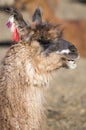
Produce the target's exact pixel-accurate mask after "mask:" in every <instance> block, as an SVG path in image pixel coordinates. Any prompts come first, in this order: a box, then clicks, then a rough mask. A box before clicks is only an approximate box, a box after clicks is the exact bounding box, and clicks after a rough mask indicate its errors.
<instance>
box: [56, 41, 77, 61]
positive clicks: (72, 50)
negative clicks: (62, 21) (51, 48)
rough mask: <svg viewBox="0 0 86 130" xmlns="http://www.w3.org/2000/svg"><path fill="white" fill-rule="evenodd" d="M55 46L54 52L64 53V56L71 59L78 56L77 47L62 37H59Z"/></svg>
mask: <svg viewBox="0 0 86 130" xmlns="http://www.w3.org/2000/svg"><path fill="white" fill-rule="evenodd" d="M57 46H58V47H57V52H56V53H58V54H64V55H65V56H67V57H69V58H71V59H76V58H78V56H79V54H78V51H77V48H76V47H75V45H73V44H72V43H70V42H68V41H66V40H64V39H59V41H58V44H57Z"/></svg>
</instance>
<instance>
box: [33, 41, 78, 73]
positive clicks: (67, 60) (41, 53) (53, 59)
mask: <svg viewBox="0 0 86 130" xmlns="http://www.w3.org/2000/svg"><path fill="white" fill-rule="evenodd" d="M33 43H34V44H33ZM31 44H32V45H31V46H32V48H36V51H35V54H34V57H35V59H37V60H36V61H37V62H36V64H37V65H38V64H39V65H38V66H40V67H41V66H42V68H44V70H46V69H47V70H48V71H52V70H55V69H58V68H60V67H65V68H68V69H75V68H76V66H77V65H76V60H77V59H78V58H79V54H78V52H77V49H76V47H75V46H74V45H73V44H72V43H70V42H68V41H66V40H64V39H58V41H52V42H49V41H40V42H32V43H31ZM40 69H41V68H40Z"/></svg>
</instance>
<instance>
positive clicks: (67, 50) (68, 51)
mask: <svg viewBox="0 0 86 130" xmlns="http://www.w3.org/2000/svg"><path fill="white" fill-rule="evenodd" d="M56 53H57V54H64V53H65V54H69V53H70V50H69V49H65V50H62V51H56Z"/></svg>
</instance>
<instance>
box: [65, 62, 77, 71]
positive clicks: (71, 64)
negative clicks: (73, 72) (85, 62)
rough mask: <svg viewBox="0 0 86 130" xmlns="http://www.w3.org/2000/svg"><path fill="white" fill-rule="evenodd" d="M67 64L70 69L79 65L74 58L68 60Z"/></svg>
mask: <svg viewBox="0 0 86 130" xmlns="http://www.w3.org/2000/svg"><path fill="white" fill-rule="evenodd" d="M67 65H68V67H69V68H70V69H75V68H76V67H77V65H76V63H75V61H74V60H68V61H67Z"/></svg>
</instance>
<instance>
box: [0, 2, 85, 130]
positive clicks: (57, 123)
mask: <svg viewBox="0 0 86 130" xmlns="http://www.w3.org/2000/svg"><path fill="white" fill-rule="evenodd" d="M6 5H15V6H16V7H17V8H18V9H19V10H21V12H22V14H23V16H24V18H25V19H26V21H30V20H31V16H32V14H33V12H34V10H35V9H36V7H38V6H40V7H41V8H42V9H43V13H44V14H43V19H44V20H50V21H51V22H52V23H57V24H61V28H62V29H64V38H65V39H66V40H68V41H70V42H72V43H73V44H75V45H76V47H77V48H78V50H79V53H80V59H79V61H77V62H78V63H77V64H78V66H77V68H76V69H75V70H65V69H60V70H58V71H57V72H56V73H55V75H52V78H53V79H52V81H51V82H50V86H51V87H50V89H49V90H48V92H47V94H46V96H47V101H48V105H47V110H48V128H47V130H86V0H0V8H1V7H4V6H6ZM8 18H9V16H7V15H6V14H4V13H2V12H1V11H0V62H1V60H2V59H3V57H4V55H5V53H6V51H7V50H8V46H10V44H11V32H10V31H9V29H8V28H7V27H6V22H7V20H8Z"/></svg>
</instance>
